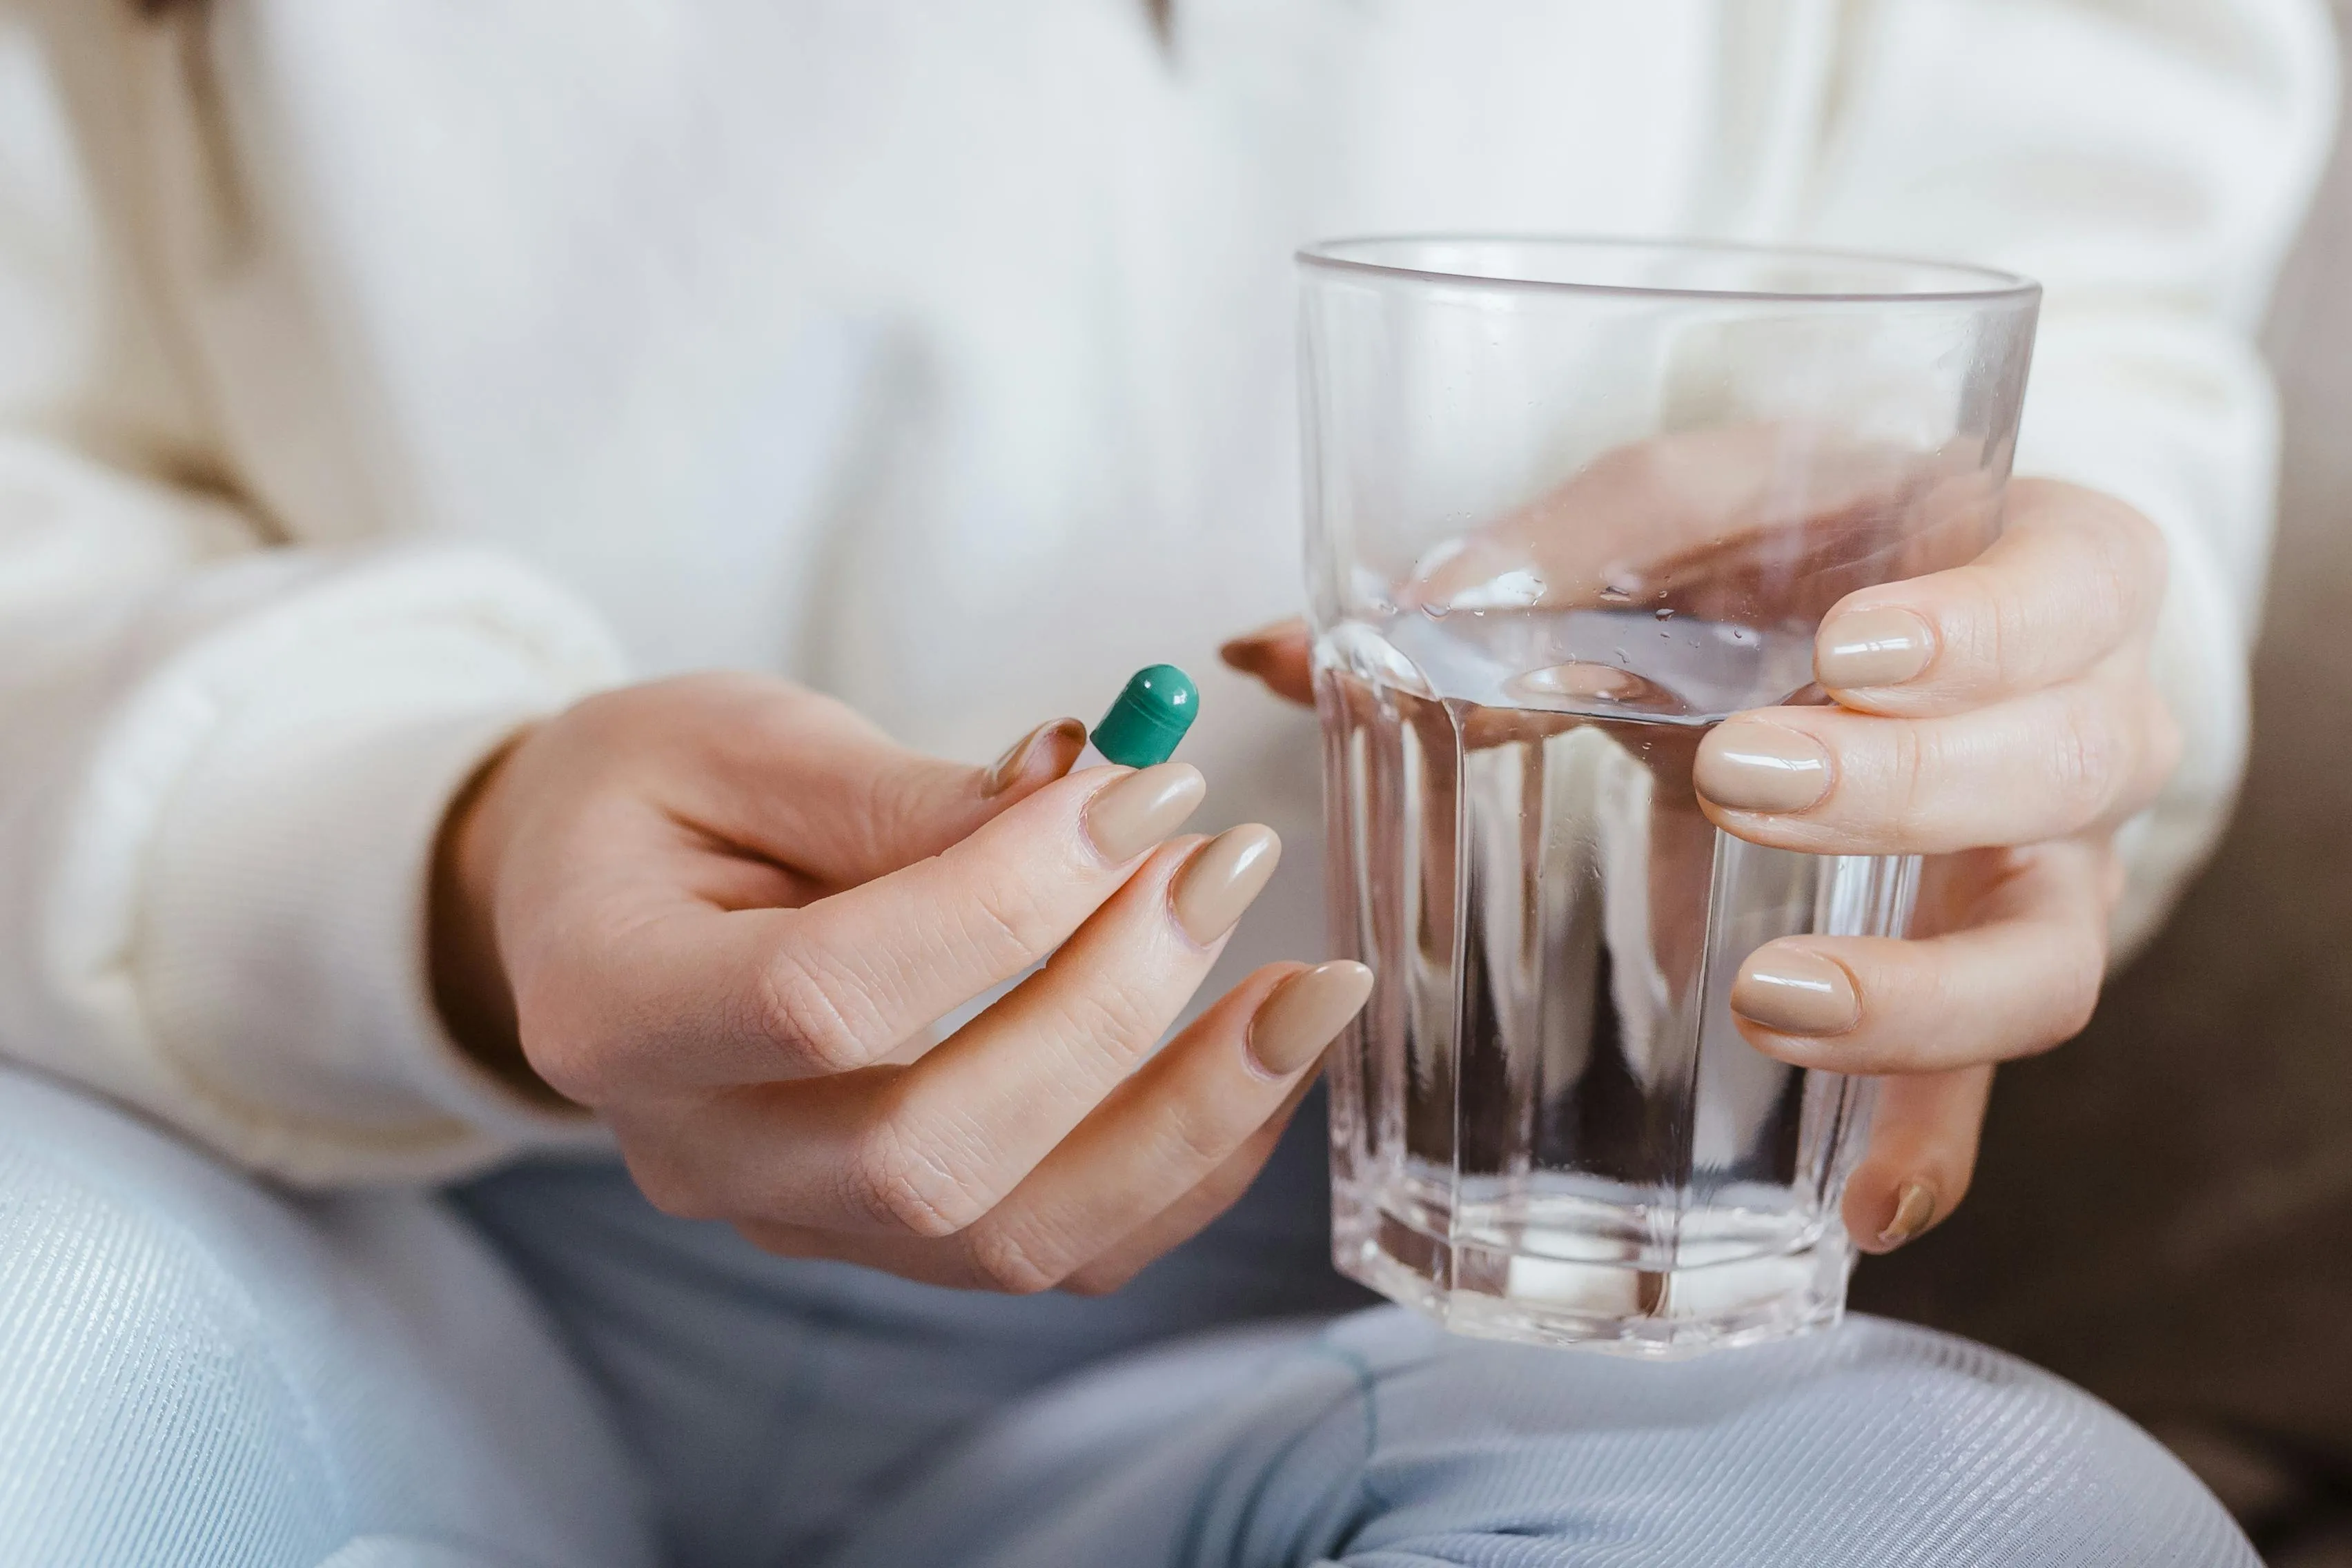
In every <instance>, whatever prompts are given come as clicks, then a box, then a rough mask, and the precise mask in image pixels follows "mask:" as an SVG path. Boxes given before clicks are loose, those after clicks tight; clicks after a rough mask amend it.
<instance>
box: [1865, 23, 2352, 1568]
mask: <svg viewBox="0 0 2352 1568" xmlns="http://www.w3.org/2000/svg"><path fill="white" fill-rule="evenodd" d="M2336 13H2337V21H2338V27H2339V47H2343V49H2344V53H2345V73H2346V76H2347V79H2348V80H2352V46H2346V45H2345V44H2344V43H2343V40H2344V39H2345V38H2347V37H2352V0H2336ZM2347 127H2352V120H2347ZM2268 346H2269V350H2270V354H2271V362H2272V363H2273V366H2274V367H2275V368H2276V370H2277V372H2278V376H2279V383H2280V390H2281V392H2282V394H2283V395H2284V402H2285V426H2286V452H2285V468H2284V478H2283V480H2282V485H2281V489H2280V496H2279V502H2280V510H2279V539H2278V549H2277V553H2276V556H2275V558H2274V562H2273V568H2272V576H2271V586H2270V601H2269V610H2268V614H2267V616H2266V617H2265V619H2264V622H2263V637H2262V644H2261V647H2260V649H2259V650H2258V653H2257V656H2256V658H2255V660H2254V747H2253V763H2252V772H2251V773H2250V775H2249V776H2248V778H2247V781H2246V788H2245V795H2244V796H2243V798H2242V801H2241V802H2240V805H2239V808H2238V815H2237V819H2236V822H2235V824H2234V826H2232V828H2231V831H2230V834H2229V836H2228V837H2227V838H2226V839H2225V840H2224V841H2223V843H2222V846H2221V851H2220V853H2219V855H2218V856H2217V857H2216V858H2215V859H2214V862H2213V864H2212V866H2211V867H2210V868H2209V869H2208V870H2207V872H2206V874H2205V876H2204V877H2203V879H2201V880H2200V881H2199V882H2198V884H2197V885H2196V887H2195V888H2194V889H2192V890H2191V891H2190V893H2189V897H2188V899H2187V900H2186V901H2185V902H2184V903H2183V904H2182V905H2181V906H2180V909H2179V912H2178V914H2177V915H2176V916H2175V917H2174V919H2173V921H2172V923H2171V925H2170V926H2169V927H2168V929H2167V930H2166V931H2165V932H2164V933H2163V934H2162V935H2161V936H2160V937H2159V938H2158V940H2157V941H2156V942H2155V943H2154V944H2153V945H2152V946H2151V947H2149V949H2148V950H2147V952H2145V953H2143V954H2142V955H2141V956H2140V957H2139V958H2138V959H2137V961H2136V962H2135V963H2133V964H2132V966H2131V967H2130V968H2129V969H2128V970H2126V972H2124V973H2122V974H2121V975H2119V976H2118V977H2116V980H2115V981H2114V983H2113V984H2111V985H2110V986H2109V988H2108V992H2107V995H2106V998H2105V1002H2104V1003H2103V1004H2102V1005H2101V1006H2100V1009H2099V1013H2098V1016H2097V1017H2096V1018H2095V1020H2094V1021H2093V1023H2092V1025H2091V1027H2090V1030H2089V1032H2088V1033H2087V1034H2085V1035H2084V1037H2082V1038H2081V1039H2079V1040H2077V1041H2076V1042H2075V1043H2074V1044H2073V1045H2071V1046H2068V1047H2065V1048H2064V1049H2063V1050H2060V1051H2058V1052H2055V1053H2053V1055H2051V1056H2049V1057H2046V1058H2042V1059H2041V1060H2038V1061H2033V1062H2028V1063H2024V1064H2022V1065H2020V1066H2018V1067H2015V1068H2008V1069H2005V1070H2004V1071H2003V1073H2002V1075H2001V1079H2000V1087H1999V1088H1998V1089H1997V1090H1996V1092H1995V1098H1994V1101H1993V1110H1992V1115H1991V1119H1990V1126H1989V1127H1988V1129H1987V1132H1986V1140H1985V1149H1984V1157H1983V1160H1982V1163H1981V1164H1980V1166H1979V1175H1978V1180H1977V1185H1976V1187H1975V1190H1974V1192H1973V1193H1972V1194H1971V1195H1970V1197H1969V1202H1968V1204H1967V1205H1965V1206H1964V1207H1963V1208H1962V1209H1961V1210H1960V1212H1959V1213H1958V1215H1956V1216H1954V1218H1953V1219H1952V1220H1951V1221H1950V1222H1949V1223H1948V1225H1946V1226H1943V1227H1942V1229H1940V1230H1939V1231H1937V1233H1936V1234H1935V1236H1934V1237H1932V1238H1931V1239H1930V1240H1928V1241H1927V1242H1924V1243H1922V1244H1920V1245H1918V1246H1916V1247H1913V1248H1911V1249H1909V1250H1907V1251H1906V1252H1905V1253H1903V1254H1900V1255H1898V1256H1896V1257H1895V1258H1888V1259H1885V1260H1883V1261H1878V1262H1872V1263H1865V1264H1864V1268H1863V1269H1862V1271H1861V1272H1860V1274H1858V1275H1857V1276H1856V1279H1855V1282H1854V1284H1855V1291H1854V1295H1855V1305H1856V1306H1858V1307H1860V1308H1861V1309H1863V1310H1868V1311H1874V1312H1883V1313H1886V1314H1889V1315H1891V1316H1895V1317H1903V1318H1910V1319H1913V1320H1915V1321H1922V1322H1927V1323H1932V1324H1935V1325H1937V1326H1938V1327H1941V1328H1948V1329H1951V1330H1953V1331H1957V1332H1960V1333H1965V1334H1969V1335H1972V1336H1974V1337H1976V1338H1978V1339H1981V1340H1985V1341H1989V1342H1991V1343H1993V1344H1996V1345H2000V1346H2002V1347H2004V1348H2006V1349H2009V1350H2012V1351H2015V1352H2018V1353H2019V1354H2021V1355H2023V1356H2026V1357H2028V1358H2030V1359H2032V1360H2033V1361H2036V1362H2039V1363H2042V1365H2044V1366H2047V1367H2050V1368H2052V1369H2053V1370H2054V1371H2057V1372H2059V1373H2063V1374H2064V1375H2066V1376H2068V1377H2070V1378H2073V1379H2074V1381H2076V1382H2078V1383H2080V1384H2084V1386H2085V1387H2088V1388H2089V1389H2091V1390H2092V1391H2093V1392H2094V1393H2096V1394H2100V1395H2101V1396H2102V1397H2104V1398H2105V1399H2108V1400H2110V1401H2112V1402H2113V1403H2115V1404H2116V1405H2120V1406H2122V1407H2123V1408H2124V1409H2125V1410H2126V1411H2128V1412H2129V1413H2130V1414H2132V1415H2135V1416H2137V1418H2138V1419H2140V1420H2141V1421H2143V1422H2146V1423H2147V1425H2148V1426H2151V1427H2153V1428H2155V1429H2156V1430H2157V1432H2158V1435H2159V1436H2163V1437H2164V1438H2165V1439H2166V1440H2167V1441H2168V1442H2169V1443H2170V1444H2171V1445H2172V1446H2173V1447H2174V1449H2175V1451H2176V1452H2178V1453H2179V1454H2180V1455H2181V1457H2182V1458H2186V1459H2188V1460H2189V1463H2190V1464H2191V1465H2192V1466H2194V1467H2195V1468H2197V1469H2198V1470H2199V1471H2200V1474H2202V1475H2203V1476H2204V1477H2205V1479H2207V1481H2208V1482H2209V1483H2210V1484H2211V1485H2212V1486H2213V1487H2214V1489H2216V1490H2217V1491H2219V1492H2221V1494H2222V1496H2223V1499H2224V1500H2225V1501H2228V1502H2229V1503H2230V1504H2231V1507H2232V1509H2233V1510H2236V1511H2237V1513H2238V1514H2239V1516H2240V1518H2241V1519H2242V1520H2243V1521H2245V1522H2246V1524H2247V1526H2248V1529H2249V1530H2250V1531H2252V1534H2253V1535H2254V1537H2255V1540H2256V1543H2257V1544H2258V1545H2260V1546H2261V1547H2262V1548H2263V1552H2264V1555H2265V1557H2266V1558H2267V1559H2268V1561H2269V1562H2271V1563H2273V1564H2274V1565H2276V1568H2352V129H2347V132H2344V133H2342V134H2340V135H2339V139H2338V142H2337V146H2336V157H2335V161H2334V163H2333V164H2332V165H2331V166H2330V169H2329V171H2328V174H2327V175H2326V180H2325V183H2324V184H2323V187H2322V190H2321V192H2320V195H2319V199H2318V203H2317V205H2316V207H2315V211H2314V213H2313V216H2312V219H2311V223H2310V226H2308V228H2307V229H2306V230H2305V234H2304V237H2303V240H2302V243H2301V244H2300V246H2299V247H2297V250H2296V253H2295V256H2294V260H2293V261H2292V263H2291V264H2290V265H2289V267H2288V269H2287V273H2286V276H2285V278H2284V280H2283V281H2282V284H2281V287H2280V289H2279V294H2278V299H2277V301H2276V304H2275V306H2274V307H2273V312H2272V317H2271V322H2270V326H2269V331H2268Z"/></svg>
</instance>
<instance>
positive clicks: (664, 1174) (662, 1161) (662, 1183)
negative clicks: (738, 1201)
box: [622, 1146, 720, 1219]
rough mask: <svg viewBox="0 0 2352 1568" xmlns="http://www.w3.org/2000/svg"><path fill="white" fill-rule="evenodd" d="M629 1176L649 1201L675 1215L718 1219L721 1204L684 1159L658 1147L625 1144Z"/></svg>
mask: <svg viewBox="0 0 2352 1568" xmlns="http://www.w3.org/2000/svg"><path fill="white" fill-rule="evenodd" d="M622 1155H623V1159H624V1160H625V1162H626V1163H627V1165H628V1168H629V1179H630V1180H631V1181H633V1182H635V1184H636V1186H637V1191H638V1192H640V1193H642V1194H645V1199H646V1202H647V1203H649V1204H651V1205H653V1206H654V1207H655V1208H656V1209H657V1210H659V1211H660V1212H661V1213H663V1214H665V1215H668V1216H669V1217H670V1218H672V1219H717V1218H719V1217H720V1205H718V1204H716V1203H714V1202H713V1201H712V1200H711V1195H710V1194H709V1192H708V1191H707V1190H706V1189H705V1187H704V1186H703V1184H701V1183H700V1182H698V1181H697V1180H696V1179H695V1178H694V1176H693V1174H692V1173H690V1172H689V1171H688V1170H687V1169H686V1167H685V1165H684V1163H682V1162H681V1161H679V1160H677V1159H676V1158H674V1157H672V1156H670V1155H667V1154H664V1153H662V1152H658V1151H656V1150H654V1149H648V1148H645V1147H627V1146H625V1147H624V1149H623V1152H622Z"/></svg>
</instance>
